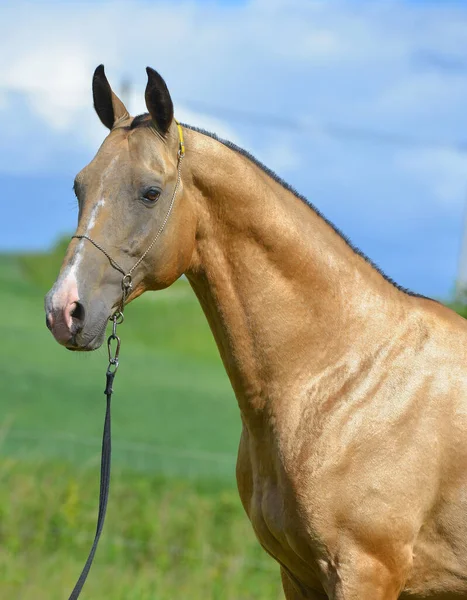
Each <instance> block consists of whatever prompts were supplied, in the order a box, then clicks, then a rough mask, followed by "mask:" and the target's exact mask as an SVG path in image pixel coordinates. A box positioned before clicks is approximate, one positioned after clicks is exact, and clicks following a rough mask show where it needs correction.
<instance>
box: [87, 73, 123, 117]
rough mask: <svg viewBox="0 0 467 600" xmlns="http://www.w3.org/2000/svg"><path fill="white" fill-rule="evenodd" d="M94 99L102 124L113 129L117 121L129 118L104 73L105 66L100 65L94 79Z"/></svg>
mask: <svg viewBox="0 0 467 600" xmlns="http://www.w3.org/2000/svg"><path fill="white" fill-rule="evenodd" d="M92 97H93V99H94V108H95V110H96V113H97V116H98V117H99V119H100V120H101V121H102V123H103V124H104V125H105V126H106V127H108V128H109V129H112V127H113V126H114V125H115V123H116V122H117V121H123V120H124V119H128V118H129V116H130V115H129V114H128V111H127V109H126V108H125V105H124V104H123V102H122V101H121V100H120V98H119V97H118V96H117V95H116V94H114V92H113V91H112V88H111V87H110V84H109V82H108V81H107V77H106V76H105V72H104V65H99V66H98V67H97V69H96V70H95V71H94V77H93V78H92Z"/></svg>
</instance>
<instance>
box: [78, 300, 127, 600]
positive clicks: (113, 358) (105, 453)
mask: <svg viewBox="0 0 467 600" xmlns="http://www.w3.org/2000/svg"><path fill="white" fill-rule="evenodd" d="M112 320H113V328H112V334H111V335H110V336H109V338H108V340H107V347H108V350H109V366H108V367H107V373H106V377H107V379H106V386H105V391H104V393H105V395H106V398H107V408H106V411H105V421H104V433H103V436H102V455H101V481H100V492H99V512H98V515H97V526H96V535H95V537H94V542H93V543H92V547H91V550H90V552H89V556H88V559H87V561H86V564H85V565H84V568H83V570H82V571H81V575H80V576H79V579H78V581H77V582H76V585H75V587H74V589H73V591H72V592H71V595H70V597H69V599H68V600H76V599H77V598H78V596H79V595H80V594H81V590H82V589H83V586H84V584H85V582H86V579H87V576H88V574H89V570H90V569H91V565H92V561H93V560H94V555H95V554H96V549H97V544H98V543H99V539H100V537H101V533H102V529H103V527H104V521H105V513H106V511H107V501H108V499H109V487H110V462H111V460H110V459H111V453H112V441H111V427H110V425H111V413H110V404H111V400H112V392H113V389H112V385H113V381H114V378H115V374H116V372H117V369H118V355H119V353H120V338H119V337H118V336H117V325H118V324H120V323H122V322H123V314H122V313H121V312H120V313H118V314H116V315H115V316H114V317H113V319H112ZM114 341H115V342H116V348H115V354H113V352H112V342H114Z"/></svg>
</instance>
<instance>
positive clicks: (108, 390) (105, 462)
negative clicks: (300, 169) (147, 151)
mask: <svg viewBox="0 0 467 600" xmlns="http://www.w3.org/2000/svg"><path fill="white" fill-rule="evenodd" d="M175 122H176V124H177V127H178V134H179V150H178V165H177V181H176V182H175V187H174V191H173V194H172V199H171V201H170V205H169V208H168V210H167V213H166V215H165V218H164V220H163V221H162V224H161V226H160V227H159V229H158V231H157V233H156V235H155V237H154V238H153V240H152V242H151V243H150V244H149V246H148V248H147V249H146V251H145V252H143V254H142V255H141V256H140V258H139V259H138V260H137V261H136V263H135V264H134V265H133V266H132V267H131V269H130V270H129V271H128V272H125V270H124V269H123V268H122V267H121V266H120V265H119V264H118V263H117V262H116V261H115V260H114V259H113V258H112V257H111V256H110V254H108V253H107V252H106V250H104V248H103V247H102V246H101V245H100V244H98V243H97V242H96V241H94V240H93V239H92V238H90V237H89V236H87V235H73V236H72V239H73V238H77V239H80V240H88V241H89V242H91V244H93V245H94V246H95V247H96V248H98V249H99V250H100V251H101V252H102V253H103V254H105V256H106V257H107V258H108V259H109V262H110V264H111V265H112V267H113V268H114V269H116V270H117V271H119V272H120V273H121V274H122V275H123V278H122V299H121V301H120V305H119V307H118V309H117V311H116V313H115V314H114V315H113V316H112V317H111V318H110V319H109V320H110V321H112V333H111V334H110V335H109V337H108V339H107V349H108V353H109V364H108V367H107V371H106V385H105V390H104V394H105V396H106V401H107V405H106V411H105V420H104V431H103V434H102V454H101V477H100V492H99V512H98V514H97V525H96V533H95V536H94V541H93V543H92V546H91V550H90V552H89V556H88V558H87V560H86V563H85V565H84V567H83V570H82V571H81V575H80V576H79V578H78V581H77V582H76V585H75V587H74V588H73V591H72V592H71V594H70V597H69V599H68V600H77V598H78V596H79V595H80V594H81V590H82V589H83V586H84V584H85V582H86V579H87V577H88V574H89V570H90V569H91V565H92V561H93V560H94V555H95V554H96V549H97V545H98V543H99V539H100V537H101V533H102V529H103V527H104V521H105V513H106V511H107V501H108V499H109V488H110V465H111V454H112V440H111V412H110V408H111V401H112V393H113V388H112V386H113V381H114V379H115V374H116V373H117V369H118V365H119V355H120V345H121V340H120V338H119V337H118V335H117V325H120V324H121V323H123V309H124V306H125V301H126V299H127V298H128V296H129V295H130V293H131V290H132V287H133V284H132V273H133V271H134V270H135V269H136V267H137V266H138V265H139V264H140V263H141V262H142V261H143V259H144V258H145V257H146V256H147V254H148V252H149V251H150V250H151V248H152V247H153V246H154V244H155V243H156V241H157V239H158V238H159V236H160V235H161V233H162V231H163V230H164V227H165V226H166V225H167V221H168V220H169V217H170V214H171V212H172V209H173V206H174V203H175V197H176V195H177V189H178V186H179V185H180V179H181V166H182V159H183V157H184V156H185V143H184V140H183V130H182V128H181V126H180V123H179V122H178V121H177V120H175ZM113 345H114V348H112V346H113Z"/></svg>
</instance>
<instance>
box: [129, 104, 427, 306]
mask: <svg viewBox="0 0 467 600" xmlns="http://www.w3.org/2000/svg"><path fill="white" fill-rule="evenodd" d="M150 124H151V118H150V115H149V114H147V113H145V114H142V115H138V116H137V117H135V118H134V120H133V122H132V124H131V129H135V128H136V127H139V126H143V127H147V126H150ZM182 125H183V127H186V128H187V129H191V131H196V132H197V133H201V134H202V135H206V136H208V137H210V138H212V139H213V140H216V141H217V142H220V143H221V144H223V145H224V146H226V147H227V148H230V150H233V151H234V152H237V153H238V154H241V155H242V156H244V157H245V158H247V159H248V160H250V161H251V162H252V163H253V164H255V165H256V166H257V167H259V168H260V169H261V170H262V171H264V172H265V173H266V175H269V177H271V178H272V179H274V181H276V182H277V183H278V184H279V185H281V186H282V187H283V188H285V189H286V190H287V191H288V192H291V193H292V194H293V195H294V196H295V197H297V198H298V199H299V200H301V201H302V202H304V203H305V204H306V205H307V206H308V207H309V208H311V210H313V211H314V212H315V213H316V214H317V215H318V216H319V217H320V218H321V219H323V221H325V222H326V223H327V224H328V225H329V226H330V227H332V229H333V230H334V231H335V232H336V233H337V235H339V236H340V237H341V238H342V239H343V240H344V242H345V243H346V244H347V245H348V246H349V248H351V249H352V250H353V251H354V252H355V254H357V255H358V256H361V257H362V258H363V259H364V260H365V261H366V262H367V263H368V264H370V265H371V266H372V267H373V269H375V270H376V271H377V272H378V273H379V274H380V275H381V276H382V277H383V278H384V279H385V280H386V281H388V282H389V283H390V284H391V285H393V286H394V287H395V288H397V289H398V290H400V291H401V292H404V293H405V294H408V295H409V296H415V297H417V298H427V297H426V296H423V294H417V293H416V292H412V291H411V290H409V289H407V288H405V287H403V286H401V285H399V284H398V283H396V282H395V281H394V280H393V279H392V278H391V277H389V276H388V275H386V273H384V271H382V270H381V269H380V267H378V265H377V264H375V263H374V262H373V261H372V260H371V258H369V257H368V256H367V255H366V254H365V253H364V252H362V251H361V250H360V249H359V248H357V247H356V246H354V245H353V244H352V242H351V241H350V239H349V238H348V237H347V236H346V235H345V234H344V233H342V231H341V230H340V229H339V228H338V227H336V226H335V225H334V223H332V222H331V221H329V219H327V218H326V217H325V216H324V215H323V214H322V213H321V212H320V210H319V209H318V208H316V206H315V205H314V204H312V203H311V202H310V201H309V200H308V199H307V198H305V196H303V195H302V194H300V193H299V192H298V191H297V190H296V189H295V188H294V187H293V186H291V185H290V184H288V183H287V182H286V181H284V180H283V179H282V178H281V177H279V175H277V174H276V173H275V172H274V171H272V170H271V169H270V168H269V167H267V166H266V165H264V164H263V163H262V162H261V161H259V160H258V159H257V158H255V157H254V156H253V155H252V154H250V153H249V152H248V151H247V150H244V149H243V148H240V147H239V146H237V145H235V144H233V143H232V142H229V141H228V140H224V139H222V138H220V137H218V136H217V135H216V134H215V133H211V132H210V131H206V130H205V129H200V128H199V127H193V126H192V125H187V124H186V123H182ZM427 299H428V300H431V298H427Z"/></svg>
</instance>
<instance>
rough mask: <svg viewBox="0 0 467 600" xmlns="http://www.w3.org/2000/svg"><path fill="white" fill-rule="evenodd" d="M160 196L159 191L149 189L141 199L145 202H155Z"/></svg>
mask: <svg viewBox="0 0 467 600" xmlns="http://www.w3.org/2000/svg"><path fill="white" fill-rule="evenodd" d="M160 195H161V193H160V191H159V190H156V189H154V188H151V189H150V190H148V191H147V192H146V193H145V194H144V196H143V198H144V199H145V200H149V202H156V201H157V200H158V199H159V196H160Z"/></svg>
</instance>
